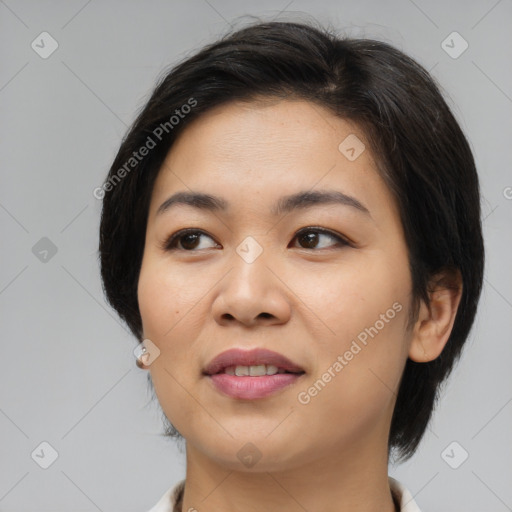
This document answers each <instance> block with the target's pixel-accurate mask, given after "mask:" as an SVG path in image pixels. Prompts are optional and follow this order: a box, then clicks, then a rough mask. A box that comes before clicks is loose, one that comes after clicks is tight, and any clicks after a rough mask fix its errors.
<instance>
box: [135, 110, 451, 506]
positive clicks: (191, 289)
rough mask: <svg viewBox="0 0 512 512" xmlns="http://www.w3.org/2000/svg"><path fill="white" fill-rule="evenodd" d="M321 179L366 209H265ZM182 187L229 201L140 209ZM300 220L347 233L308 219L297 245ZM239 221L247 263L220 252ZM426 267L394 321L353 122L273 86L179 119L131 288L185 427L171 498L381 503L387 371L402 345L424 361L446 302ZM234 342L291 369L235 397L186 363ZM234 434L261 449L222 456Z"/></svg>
mask: <svg viewBox="0 0 512 512" xmlns="http://www.w3.org/2000/svg"><path fill="white" fill-rule="evenodd" d="M349 134H355V135H356V136H357V137H358V138H359V139H360V140H361V141H364V142H365V144H366V149H365V150H364V151H363V153H362V154H361V155H360V156H359V157H358V158H357V159H356V160H354V161H349V160H348V159H347V158H346V157H345V155H344V154H342V153H341V152H340V151H339V150H338V146H339V144H340V143H341V142H342V141H343V140H344V139H345V138H346V137H347V136H348V135H349ZM319 189H322V190H324V189H334V190H338V191H341V192H344V193H345V194H349V195H351V196H353V197H355V198H357V199H358V200H359V201H360V202H361V203H363V204H364V205H365V206H366V207H367V208H368V210H369V211H370V215H364V214H363V213H361V212H359V211H358V210H357V209H355V208H352V207H349V206H344V205H316V206H314V207H312V208H310V209H307V210H302V211H301V210H297V211H292V212H290V213H288V214H286V215H284V216H283V215H282V216H281V217H273V216H271V215H270V210H271V207H272V206H273V204H274V202H275V201H276V200H277V199H278V198H279V197H281V196H282V195H286V194H291V193H294V192H298V191H302V190H319ZM191 190H193V191H201V192H206V193H209V194H212V195H216V196H221V197H223V198H224V199H226V200H227V201H228V202H229V203H230V207H229V209H228V211H227V212H208V211H203V210H199V209H194V208H192V207H190V206H176V207H173V208H171V209H170V210H169V211H168V212H167V213H165V214H163V215H159V216H157V215H156V210H157V209H158V207H159V206H160V204H161V203H162V202H163V201H164V200H165V199H167V198H168V197H169V196H170V195H171V194H173V193H175V192H178V191H191ZM315 226H316V227H322V228H325V229H328V230H331V231H333V232H334V233H338V234H339V235H341V236H342V237H346V238H348V239H349V240H350V241H351V242H352V244H353V246H350V245H342V244H340V243H339V242H338V241H337V240H336V239H335V238H332V237H331V236H330V235H328V234H321V233H318V232H315V231H314V230H313V228H311V230H312V231H313V234H314V233H317V235H318V237H317V238H316V239H314V238H313V242H312V243H311V244H310V245H308V243H307V240H306V241H304V239H302V240H301V237H300V236H296V235H297V232H298V231H299V230H300V229H301V228H304V227H315ZM184 228H196V229H200V230H202V231H204V232H205V234H203V235H202V236H201V237H200V238H199V240H197V242H196V244H197V245H195V246H194V243H193V240H192V242H191V240H190V238H189V239H186V238H185V240H184V239H183V237H182V238H181V243H182V244H183V245H181V244H180V243H179V242H178V246H177V247H178V248H175V249H174V250H173V251H165V250H163V249H162V248H161V246H162V244H163V243H164V242H165V240H166V239H167V238H168V237H169V236H170V235H171V234H173V233H176V232H177V231H179V230H181V229H184ZM309 233H310V236H312V234H311V231H309ZM247 236H251V237H253V238H254V239H256V240H257V242H258V243H259V244H260V246H261V248H262V249H263V252H262V254H261V255H260V256H259V257H258V258H257V259H256V260H255V261H254V262H253V263H251V264H249V263H247V262H246V261H245V260H244V259H243V258H241V257H240V256H239V254H238V253H237V252H236V248H237V247H238V246H239V244H240V243H241V242H242V241H243V240H244V239H245V238H246V237H247ZM187 241H188V245H187ZM183 246H186V247H188V248H189V250H188V251H187V250H186V249H184V248H183ZM190 248H192V249H190ZM438 277H439V279H438V280H436V281H435V282H433V286H434V288H433V291H432V294H431V299H432V304H431V307H430V309H429V308H427V307H426V305H425V304H423V303H422V304H421V308H420V311H419V316H418V319H417V322H416V324H415V325H414V327H413V328H412V329H410V330H407V329H406V323H407V317H408V314H409V308H410V304H411V289H412V288H411V287H412V282H411V276H410V273H409V267H408V253H407V246H406V243H405V239H404V234H403V230H402V225H401V222H400V218H399V214H398V209H397V206H396V203H395V201H394V199H393V197H392V195H391V192H390V191H389V189H388V188H387V186H386V185H385V183H384V181H383V180H382V179H381V177H380V176H379V174H378V173H377V170H376V165H375V162H374V160H373V158H372V154H371V151H370V149H369V145H368V144H367V143H366V141H365V136H364V133H363V132H362V131H361V130H360V129H359V128H358V127H357V126H356V125H354V124H352V123H350V122H348V121H346V120H343V119H340V118H337V117H335V116H333V115H332V114H331V113H330V112H328V111H327V110H325V109H324V108H322V107H320V106H318V105H314V104H312V103H309V102H306V101H292V100H281V101H270V102H266V103H261V102H258V103H256V102H252V103H239V102H232V103H230V104H228V105H224V106H221V107H217V108H215V109H214V110H211V111H209V112H208V113H206V114H204V115H202V116H201V117H200V118H198V119H196V120H195V121H194V122H193V123H191V124H190V125H189V126H187V128H186V129H185V130H184V131H183V132H182V133H181V134H180V136H179V137H178V139H177V141H176V142H175V144H174V145H173V147H172V148H171V150H170V152H169V154H168V156H167V158H166V160H165V162H164V165H163V166H162V169H161V171H160V173H159V175H158V178H157V180H156V183H155V187H154V190H153V195H152V198H151V204H150V209H149V217H148V225H147V233H146V241H145V250H144V255H143V261H142V267H141V273H140V278H139V285H138V299H139V307H140V312H141V316H142V320H143V329H144V337H145V338H148V339H150V340H151V342H152V343H154V345H155V346H156V347H158V349H159V351H160V353H159V355H158V357H156V358H155V359H154V361H153V362H152V363H151V364H150V365H148V366H146V368H148V369H149V371H150V373H151V378H152V381H153V385H154V388H155V391H156V394H157V397H158V400H159V402H160V405H161V407H162V409H163V411H164V412H165V414H166V416H167V417H168V419H169V420H170V421H171V422H172V424H173V425H174V426H175V427H176V428H177V429H178V430H179V432H180V433H181V434H182V435H183V436H184V437H185V439H186V459H187V470H186V486H185V493H184V503H183V510H184V511H188V510H189V509H190V508H191V507H193V509H196V510H198V511H216V510H222V511H225V512H230V511H239V510H244V511H263V510H264V511H282V510H287V511H301V512H302V511H304V510H308V511H311V512H313V511H315V512H320V511H322V512H330V511H333V512H334V511H336V512H340V511H345V512H348V511H350V512H355V511H357V512H377V511H378V512H392V511H394V510H395V507H394V504H393V501H392V497H391V493H390V489H389V484H388V479H387V478H388V476H387V475H388V473H387V471H388V460H387V439H388V434H389V427H390V422H391V417H392V413H393V407H394V404H395V398H396V393H397V391H398V384H399V380H400V377H401V375H402V372H403V369H404V365H405V362H406V360H407V357H410V358H411V359H413V360H415V361H418V362H426V361H430V360H432V359H435V358H436V357H437V356H438V355H439V354H440V353H441V351H442V349H443V347H444V345H445V343H446V341H447V340H448V337H449V334H450V331H451V328H452V325H453V321H454V318H455V313H456V310H457V307H458V304H459V300H460V293H461V289H460V286H458V289H457V286H456V287H455V288H454V287H453V284H454V280H453V279H452V278H451V277H450V276H446V275H440V276H438ZM455 283H456V284H457V281H456V280H455ZM458 285H460V283H458ZM394 303H398V304H400V305H401V306H402V309H401V311H400V312H399V313H397V314H396V316H394V318H393V319H391V320H389V321H388V322H386V323H385V325H384V327H383V328H382V329H380V330H379V332H378V334H377V335H376V336H375V337H374V338H373V339H372V338H369V340H368V343H367V345H366V346H363V345H361V346H362V350H361V351H360V352H358V353H357V355H355V356H354V357H353V359H352V360H351V361H349V362H348V364H347V365H346V366H344V367H343V369H342V370H341V371H339V372H338V373H335V374H336V376H335V377H333V378H332V379H331V380H330V382H328V383H327V384H326V385H325V387H324V388H323V389H322V390H321V391H320V392H318V393H317V395H316V396H314V397H312V398H311V400H310V402H309V403H307V404H302V403H300V402H299V401H298V398H297V396H298V393H299V392H301V391H307V390H308V388H310V387H311V386H312V385H313V384H314V383H315V382H316V381H317V380H318V379H319V378H321V377H322V375H323V374H324V373H325V372H326V371H327V370H328V368H329V367H332V366H333V363H334V362H335V361H336V360H337V358H338V356H340V355H343V354H344V353H345V352H346V351H347V350H348V349H349V348H350V346H351V343H352V341H353V340H355V339H356V337H357V335H358V334H359V333H361V332H362V331H364V329H365V328H368V327H370V326H374V325H375V323H376V321H377V320H379V319H380V318H381V316H380V315H381V314H385V313H386V311H387V310H389V309H390V308H392V305H393V304H394ZM234 347H237V348H242V349H252V348H255V347H264V348H268V349H270V350H274V351H276V352H280V353H281V354H284V355H285V356H287V357H288V358H289V359H291V360H292V361H293V362H295V363H297V364H298V365H300V366H301V367H302V368H303V369H304V370H305V372H306V373H305V375H303V376H302V377H301V378H300V379H299V381H297V382H296V383H295V384H293V385H292V386H289V387H287V388H284V389H282V390H280V391H278V392H277V393H275V394H273V395H271V396H270V397H266V398H264V399H258V400H240V399H233V398H231V397H228V396H226V395H223V394H221V393H220V392H218V391H216V390H215V388H214V387H213V386H212V385H211V382H210V381H209V380H208V378H207V377H205V376H203V375H202V370H203V368H204V367H205V366H206V365H207V364H208V362H210V361H211V360H212V359H213V358H214V357H215V356H216V355H218V354H220V353H221V352H223V351H225V350H227V349H229V348H234ZM246 443H252V444H253V445H255V447H256V448H257V450H258V452H259V453H260V454H261V458H260V459H259V460H258V462H257V463H256V464H255V465H254V466H252V467H246V466H244V464H242V463H241V461H240V460H239V458H238V457H237V453H238V452H239V450H240V449H242V447H244V445H246Z"/></svg>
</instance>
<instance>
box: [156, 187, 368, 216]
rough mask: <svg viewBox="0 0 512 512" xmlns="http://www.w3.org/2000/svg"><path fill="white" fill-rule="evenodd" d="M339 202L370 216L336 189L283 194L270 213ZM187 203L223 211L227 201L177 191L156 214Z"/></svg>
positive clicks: (281, 212) (204, 208)
mask: <svg viewBox="0 0 512 512" xmlns="http://www.w3.org/2000/svg"><path fill="white" fill-rule="evenodd" d="M329 204H341V205H344V206H349V207H352V208H354V209H356V210H358V211H360V212H362V213H364V214H365V215H368V216H369V217H371V214H370V211H369V210H368V208H366V207H365V206H364V205H363V204H362V203H361V202H360V201H359V200H357V199H356V198H355V197H352V196H349V195H347V194H344V193H343V192H339V191H337V190H315V191H308V190H306V191H302V192H297V193H295V194H291V195H288V196H283V197H281V198H279V200H278V201H277V202H276V203H275V204H274V206H273V207H272V209H271V214H272V215H274V216H279V215H281V214H284V213H289V212H291V211H294V210H304V209H307V208H312V207H314V206H318V205H320V206H322V205H329ZM176 205H187V206H192V207H193V208H197V209H200V210H206V211H212V212H214V211H219V212H225V211H227V210H228V207H229V203H228V202H227V201H226V200H225V199H223V198H222V197H218V196H212V195H210V194H205V193H201V192H185V191H184V192H177V193H176V194H173V195H172V196H170V197H169V198H167V199H166V200H165V201H164V202H163V203H162V204H161V205H160V206H159V208H158V210H157V212H156V215H157V216H158V215H161V214H163V213H164V212H166V211H168V210H169V209H170V208H171V207H172V206H176Z"/></svg>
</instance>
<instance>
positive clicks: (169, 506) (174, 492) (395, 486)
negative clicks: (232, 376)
mask: <svg viewBox="0 0 512 512" xmlns="http://www.w3.org/2000/svg"><path fill="white" fill-rule="evenodd" d="M388 481H389V487H390V488H391V492H392V493H393V494H394V495H395V496H396V497H397V498H398V503H400V512H421V510H420V509H419V508H418V505H417V504H416V502H415V501H414V498H413V497H412V496H411V493H410V492H409V491H408V490H407V488H406V487H404V486H403V485H402V484H401V483H400V482H399V481H398V480H395V479H394V478H391V477H388ZM184 486H185V480H180V481H179V482H178V483H177V484H175V485H174V486H173V487H171V488H170V489H168V490H167V491H166V493H165V494H164V495H163V496H162V497H161V498H160V500H159V501H158V503H157V504H156V505H155V506H154V507H153V508H152V509H150V510H148V512H182V511H181V510H179V509H178V508H176V510H174V507H175V506H176V501H177V499H178V496H179V494H180V493H181V491H182V490H183V487H184Z"/></svg>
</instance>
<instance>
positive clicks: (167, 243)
mask: <svg viewBox="0 0 512 512" xmlns="http://www.w3.org/2000/svg"><path fill="white" fill-rule="evenodd" d="M309 231H315V232H318V233H320V234H323V235H328V236H330V237H332V238H334V239H335V240H338V242H339V243H341V245H342V246H349V247H355V246H356V244H355V242H353V241H352V240H350V239H349V238H348V237H347V236H345V235H342V234H340V233H338V232H336V231H332V230H330V229H326V228H323V227H320V226H304V227H303V228H300V229H299V230H297V231H296V232H295V234H294V236H293V239H295V238H297V237H298V236H300V235H301V234H303V233H307V232H309ZM190 233H194V234H196V233H197V234H201V235H206V236H207V237H209V238H211V239H212V240H214V241H215V239H214V238H213V237H212V236H211V235H209V234H208V233H207V232H206V231H204V230H202V229H199V228H185V229H181V230H179V231H176V232H175V233H173V234H172V235H170V236H169V237H167V238H165V239H164V240H163V242H162V243H161V244H159V247H160V249H161V250H162V251H164V252H169V251H171V250H180V251H184V252H191V253H192V252H198V251H195V250H192V251H186V250H184V249H176V248H174V247H171V244H174V243H175V242H176V241H177V240H178V239H179V238H180V237H182V236H185V235H187V234H190ZM337 248H338V247H336V246H333V247H328V248H324V249H318V250H315V249H307V248H306V247H299V249H302V250H306V251H312V252H320V251H328V250H331V249H337Z"/></svg>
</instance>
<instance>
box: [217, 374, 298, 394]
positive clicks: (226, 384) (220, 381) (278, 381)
mask: <svg viewBox="0 0 512 512" xmlns="http://www.w3.org/2000/svg"><path fill="white" fill-rule="evenodd" d="M302 375H304V374H303V373H301V374H295V373H276V374H275V375H262V376H261V377H237V376H236V375H228V374H227V373H217V374H216V375H208V377H209V379H210V380H211V381H212V382H213V384H214V386H215V387H216V388H217V390H219V391H220V392H221V393H224V394H225V395H228V396H230V397H232V398H240V399H243V400H255V399H257V398H264V397H266V396H269V395H271V394H272V393H275V392H276V391H279V390H280V389H283V388H285V387H287V386H290V385H291V384H294V383H295V382H297V380H298V379H299V378H300V377H301V376H302Z"/></svg>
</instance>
